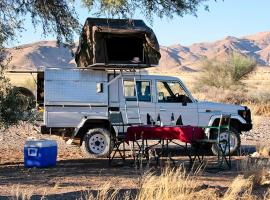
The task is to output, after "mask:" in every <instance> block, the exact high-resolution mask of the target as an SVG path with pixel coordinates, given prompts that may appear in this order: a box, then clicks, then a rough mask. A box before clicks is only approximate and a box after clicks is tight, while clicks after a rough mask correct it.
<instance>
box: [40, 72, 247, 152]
mask: <svg viewBox="0 0 270 200" xmlns="http://www.w3.org/2000/svg"><path fill="white" fill-rule="evenodd" d="M135 82H136V84H134V83H135ZM135 85H136V88H135ZM123 87H124V88H123ZM136 92H137V93H136ZM127 107H128V108H129V109H127ZM132 108H133V110H132ZM44 109H45V110H44V123H43V126H42V129H41V130H42V132H43V133H46V132H48V130H51V132H55V131H56V130H59V129H61V130H66V134H68V130H71V135H72V136H74V137H75V138H79V139H80V141H81V146H82V149H83V150H84V151H86V152H87V153H88V155H89V156H94V157H102V156H107V155H108V154H109V152H110V145H109V144H110V141H109V140H110V138H111V137H110V132H109V131H110V130H112V131H113V133H112V135H114V136H117V134H118V133H117V130H115V129H111V128H110V127H111V125H110V120H109V117H108V113H109V112H110V111H111V110H114V111H121V113H122V115H123V119H124V121H125V122H127V121H128V120H129V123H132V122H134V123H136V122H138V118H136V117H134V118H133V119H135V120H133V121H132V117H130V118H128V117H127V116H128V115H129V116H130V115H132V113H133V115H136V112H137V111H138V112H139V120H140V121H141V123H143V124H147V123H149V122H147V116H151V118H152V119H153V120H154V121H156V120H157V118H160V121H161V122H162V123H163V125H170V124H172V123H176V124H177V123H179V122H178V121H179V120H178V119H179V117H180V116H181V118H182V123H183V124H184V125H195V126H207V125H216V124H217V123H218V120H219V117H220V115H221V113H227V114H230V115H231V118H232V119H231V131H232V134H231V139H230V141H231V152H232V153H233V152H235V151H237V149H238V148H239V147H240V142H241V141H240V134H241V132H242V131H248V130H250V129H251V128H252V121H251V113H250V110H249V109H248V108H247V107H245V106H240V105H232V104H223V103H213V102H205V101H198V100H196V99H194V98H193V96H192V95H191V93H190V92H189V91H188V89H187V88H186V87H185V85H184V84H183V82H182V81H181V80H180V79H178V78H176V77H171V76H156V75H140V74H139V73H136V74H135V73H134V74H133V73H124V72H123V73H120V74H119V73H115V72H113V71H111V72H108V71H98V70H89V69H46V70H45V72H44ZM128 112H129V113H128ZM172 121H174V122H172ZM62 133H63V132H62ZM221 135H222V137H224V138H226V137H228V133H226V132H223V133H222V134H221ZM94 138H95V141H96V142H91V141H94V140H93V139H94ZM212 150H213V152H214V153H216V149H215V148H214V147H213V148H212Z"/></svg>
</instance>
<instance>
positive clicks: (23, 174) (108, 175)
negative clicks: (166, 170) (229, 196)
mask: <svg viewBox="0 0 270 200" xmlns="http://www.w3.org/2000/svg"><path fill="white" fill-rule="evenodd" d="M2 133H3V132H2ZM27 137H36V138H47V139H54V140H56V141H57V143H58V158H57V159H58V162H57V166H56V167H54V168H47V169H37V168H32V169H27V168H25V167H24V165H23V146H24V142H25V140H26V138H27ZM242 140H243V144H244V145H243V147H242V152H244V153H245V154H249V153H252V152H254V151H255V146H256V144H259V143H267V142H268V144H269V141H270V118H264V120H262V121H261V123H260V124H259V125H258V126H257V127H256V128H254V129H253V130H252V131H251V132H248V133H245V134H244V135H243V136H242ZM254 141H256V142H254ZM0 155H1V156H0V199H7V198H8V197H10V196H12V195H13V196H14V195H15V196H16V193H18V191H21V192H23V193H25V194H29V195H31V196H33V198H34V199H40V198H41V197H42V196H43V195H44V194H46V198H47V199H63V198H65V199H75V198H79V197H81V196H82V195H83V193H84V192H85V191H88V190H91V191H96V190H98V189H100V187H101V186H102V185H104V184H105V183H107V182H110V184H111V186H112V187H113V188H121V189H123V190H125V189H132V190H134V191H135V192H136V189H137V188H138V187H139V185H140V178H141V176H142V174H143V171H141V170H138V169H135V167H133V165H132V160H131V159H128V160H127V162H126V164H125V165H113V166H110V165H109V163H108V160H107V159H88V158H85V157H84V155H83V154H82V153H81V152H80V149H79V147H78V146H75V145H66V143H65V141H64V140H63V139H61V137H59V136H50V135H40V134H38V133H37V132H36V131H35V130H34V126H32V125H29V124H23V125H21V126H20V127H12V128H10V129H9V130H6V131H5V132H4V138H3V140H1V141H0ZM244 158H245V157H244V156H243V157H233V168H232V170H226V171H219V172H215V173H211V172H202V173H200V174H199V175H198V178H199V180H200V181H201V182H202V185H203V184H204V185H206V186H207V187H218V188H226V187H227V186H228V185H229V184H230V183H231V181H232V180H233V179H234V178H235V177H236V176H237V175H238V174H241V171H239V167H238V166H239V162H238V161H239V160H241V159H244ZM176 159H180V160H181V161H183V160H187V158H186V157H183V156H180V157H179V155H177V157H176ZM115 163H118V162H117V161H116V162H115ZM152 167H153V169H154V170H155V171H156V172H159V171H160V169H159V168H157V167H156V166H154V165H153V166H152ZM145 170H147V169H145Z"/></svg>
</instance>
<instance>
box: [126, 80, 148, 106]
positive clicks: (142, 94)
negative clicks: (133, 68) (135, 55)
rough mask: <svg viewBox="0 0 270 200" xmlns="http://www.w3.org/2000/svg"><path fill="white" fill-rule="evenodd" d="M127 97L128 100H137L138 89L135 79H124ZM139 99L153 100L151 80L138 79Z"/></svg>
mask: <svg viewBox="0 0 270 200" xmlns="http://www.w3.org/2000/svg"><path fill="white" fill-rule="evenodd" d="M124 87H125V98H126V100H127V101H136V100H137V99H136V91H135V87H134V82H133V81H124ZM136 87H137V92H138V99H139V101H145V102H151V84H150V81H136Z"/></svg>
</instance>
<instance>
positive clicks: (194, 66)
mask: <svg viewBox="0 0 270 200" xmlns="http://www.w3.org/2000/svg"><path fill="white" fill-rule="evenodd" d="M75 49H76V47H75V48H74V50H75ZM233 51H236V52H239V53H241V54H245V55H248V56H251V57H253V58H255V59H256V61H257V63H258V64H259V65H262V66H270V32H261V33H257V34H254V35H249V36H244V37H241V38H236V37H232V36H228V37H226V38H224V39H221V40H218V41H215V42H211V43H196V44H193V45H191V46H182V45H180V44H175V45H172V46H161V55H162V58H161V60H160V68H161V69H164V70H175V69H176V70H184V71H191V72H192V71H197V70H199V69H200V62H201V60H202V59H204V58H215V57H217V58H218V59H224V58H226V57H227V56H228V55H229V54H230V53H231V52H233ZM7 52H8V53H9V54H10V55H11V56H12V61H11V63H10V65H11V66H12V69H36V68H39V67H71V66H75V63H74V58H73V57H72V53H71V51H69V50H68V49H66V48H64V47H63V46H61V47H57V45H56V42H55V41H40V42H36V43H32V44H26V45H22V46H18V47H14V48H9V49H7Z"/></svg>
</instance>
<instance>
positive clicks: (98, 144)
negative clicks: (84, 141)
mask: <svg viewBox="0 0 270 200" xmlns="http://www.w3.org/2000/svg"><path fill="white" fill-rule="evenodd" d="M107 144H108V143H107V141H106V139H105V137H104V135H102V134H101V133H96V134H94V135H92V136H91V137H90V138H89V148H90V150H91V151H92V152H93V153H94V154H101V153H102V152H104V150H105V148H106V146H107Z"/></svg>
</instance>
